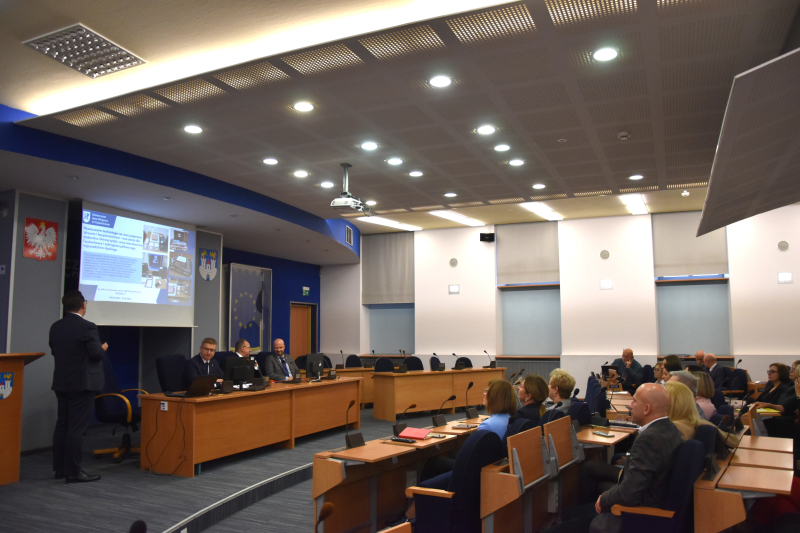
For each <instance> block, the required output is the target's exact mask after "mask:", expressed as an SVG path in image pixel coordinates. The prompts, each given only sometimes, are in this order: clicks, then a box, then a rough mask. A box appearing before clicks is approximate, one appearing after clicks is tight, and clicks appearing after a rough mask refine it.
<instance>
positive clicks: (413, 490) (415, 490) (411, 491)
mask: <svg viewBox="0 0 800 533" xmlns="http://www.w3.org/2000/svg"><path fill="white" fill-rule="evenodd" d="M415 494H419V495H420V496H435V497H437V498H452V497H453V496H455V495H456V493H455V492H448V491H446V490H439V489H426V488H425V487H407V488H406V498H411V497H413V496H414V495H415Z"/></svg>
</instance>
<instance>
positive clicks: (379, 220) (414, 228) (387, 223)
mask: <svg viewBox="0 0 800 533" xmlns="http://www.w3.org/2000/svg"><path fill="white" fill-rule="evenodd" d="M358 221H359V222H369V223H370V224H378V225H380V226H388V227H390V228H397V229H402V230H405V231H419V230H421V229H422V228H419V227H417V226H412V225H410V224H403V223H401V222H396V221H394V220H389V219H388V218H383V217H359V218H358Z"/></svg>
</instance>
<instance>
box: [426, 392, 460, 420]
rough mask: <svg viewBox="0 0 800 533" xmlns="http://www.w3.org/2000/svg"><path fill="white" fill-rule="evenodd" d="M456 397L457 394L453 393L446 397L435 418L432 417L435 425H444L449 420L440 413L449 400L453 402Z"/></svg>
mask: <svg viewBox="0 0 800 533" xmlns="http://www.w3.org/2000/svg"><path fill="white" fill-rule="evenodd" d="M455 399H456V395H455V394H453V395H452V396H450V397H449V398H448V399H446V400H445V401H443V402H442V406H441V407H439V410H438V411H436V414H435V415H433V418H431V420H432V421H433V425H434V427H439V426H443V425H445V424H447V420H445V419H444V415H440V414H439V413H441V412H442V408H444V404H446V403H447V402H452V401H453V400H455Z"/></svg>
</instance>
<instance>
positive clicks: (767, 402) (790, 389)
mask: <svg viewBox="0 0 800 533" xmlns="http://www.w3.org/2000/svg"><path fill="white" fill-rule="evenodd" d="M767 378H768V379H769V382H770V383H772V389H770V390H769V392H765V393H764V394H762V395H761V396H759V398H758V401H757V402H756V403H754V404H753V407H752V409H775V410H776V411H778V412H780V415H779V416H777V417H774V418H776V419H784V420H786V419H794V411H795V409H797V393H796V392H795V388H794V383H792V380H791V379H790V377H789V367H788V366H786V365H784V364H782V363H772V364H771V365H769V370H767ZM771 418H772V417H771Z"/></svg>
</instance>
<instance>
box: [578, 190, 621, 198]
mask: <svg viewBox="0 0 800 533" xmlns="http://www.w3.org/2000/svg"><path fill="white" fill-rule="evenodd" d="M609 194H613V191H612V190H611V189H598V190H594V191H586V192H576V193H575V196H576V197H577V198H583V197H586V196H608V195H609Z"/></svg>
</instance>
